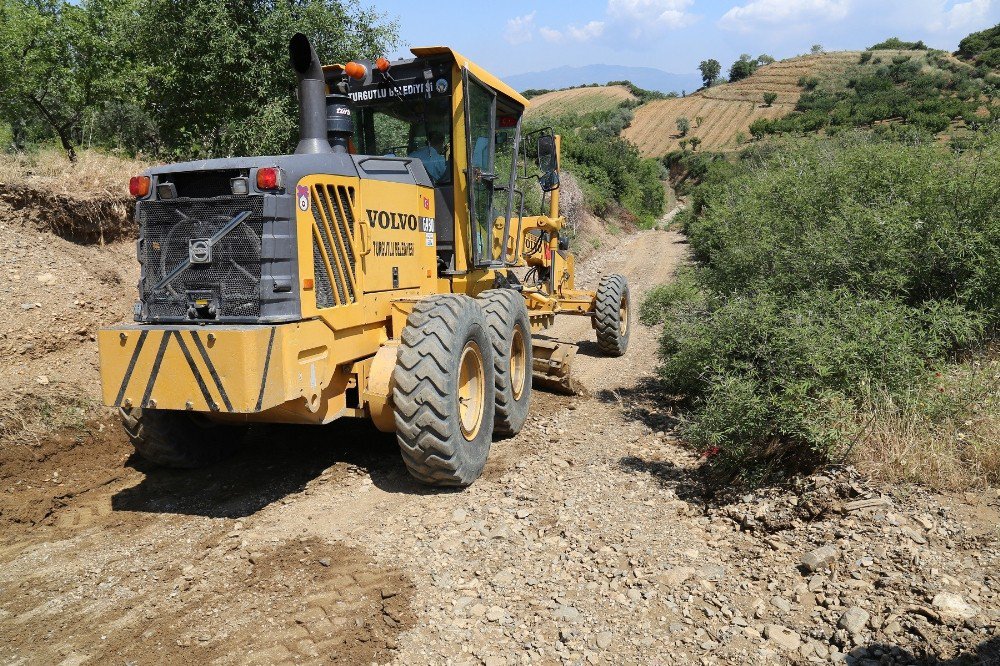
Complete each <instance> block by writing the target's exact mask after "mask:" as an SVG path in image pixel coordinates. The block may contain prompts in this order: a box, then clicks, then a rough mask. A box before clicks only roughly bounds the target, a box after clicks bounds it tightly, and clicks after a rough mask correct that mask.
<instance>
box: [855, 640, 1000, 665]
mask: <svg viewBox="0 0 1000 666" xmlns="http://www.w3.org/2000/svg"><path fill="white" fill-rule="evenodd" d="M876 655H881V657H885V656H888V657H889V658H890V659H891V660H892V661H891V662H887V661H885V660H884V659H882V658H881V657H877V656H876ZM845 656H846V661H845V663H847V664H848V665H849V666H869V664H884V663H895V664H912V665H913V666H991V665H993V664H1000V638H998V637H995V636H994V637H993V638H989V639H987V640H985V641H983V642H982V643H979V644H978V645H976V646H975V647H974V648H971V649H969V650H963V651H962V653H961V654H959V655H958V656H956V657H953V658H950V659H941V658H939V657H937V656H935V655H934V654H933V651H932V650H926V651H925V650H918V651H916V652H911V651H910V650H907V649H905V648H902V647H899V646H897V645H892V644H886V643H874V644H871V645H867V646H865V647H863V648H857V649H855V650H852V651H851V652H849V653H847V655H845Z"/></svg>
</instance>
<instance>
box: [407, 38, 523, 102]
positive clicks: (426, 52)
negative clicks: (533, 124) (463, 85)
mask: <svg viewBox="0 0 1000 666" xmlns="http://www.w3.org/2000/svg"><path fill="white" fill-rule="evenodd" d="M410 53H412V54H413V55H415V56H417V57H418V58H424V57H427V56H435V55H449V56H451V58H452V59H453V60H454V61H455V62H456V63H457V64H458V66H459V67H468V68H469V72H471V73H472V74H473V75H474V76H475V77H476V78H477V79H479V80H480V81H482V82H483V83H485V84H486V85H488V86H489V87H490V88H493V89H494V90H496V91H497V92H500V93H503V94H504V95H506V96H507V97H509V98H511V99H512V100H514V101H515V102H517V103H518V104H520V105H521V106H523V107H525V108H528V106H529V105H530V104H531V102H529V101H528V98H527V97H525V96H524V95H522V94H521V93H519V92H517V91H516V90H514V89H513V88H511V87H510V86H509V85H507V84H506V83H504V82H503V81H501V80H500V79H498V78H497V77H496V76H494V75H492V74H490V73H489V72H487V71H486V70H485V69H483V68H482V67H480V66H479V65H477V64H476V63H474V62H472V61H471V60H469V59H468V58H466V57H465V56H463V55H462V54H461V53H459V52H458V51H456V50H454V49H452V48H449V47H447V46H415V47H413V48H412V49H410Z"/></svg>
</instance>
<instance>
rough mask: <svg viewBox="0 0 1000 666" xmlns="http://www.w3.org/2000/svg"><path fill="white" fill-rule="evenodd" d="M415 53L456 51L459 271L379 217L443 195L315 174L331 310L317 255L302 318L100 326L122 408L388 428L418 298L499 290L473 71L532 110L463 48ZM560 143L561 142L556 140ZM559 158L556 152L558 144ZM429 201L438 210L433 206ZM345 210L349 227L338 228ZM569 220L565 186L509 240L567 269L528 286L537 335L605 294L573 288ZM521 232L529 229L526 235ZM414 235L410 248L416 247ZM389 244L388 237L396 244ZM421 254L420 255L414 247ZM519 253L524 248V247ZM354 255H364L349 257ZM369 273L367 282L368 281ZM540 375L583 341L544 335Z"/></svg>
mask: <svg viewBox="0 0 1000 666" xmlns="http://www.w3.org/2000/svg"><path fill="white" fill-rule="evenodd" d="M413 53H414V55H416V56H430V55H440V54H443V53H450V54H451V56H452V58H453V61H454V65H453V68H452V81H453V95H452V122H453V132H452V136H453V137H454V139H453V141H454V145H453V156H454V159H455V161H456V168H455V169H454V174H455V187H454V196H455V206H454V211H455V217H456V221H455V239H454V242H455V271H454V273H453V274H450V275H442V276H439V275H438V274H437V271H436V269H435V266H436V259H435V257H436V254H435V253H436V248H435V246H434V244H433V242H432V238H431V235H430V234H426V233H424V232H423V231H422V230H421V229H409V228H406V229H402V230H398V229H396V230H393V233H394V235H390V234H389V231H388V230H386V229H382V228H381V227H380V226H378V225H369V224H367V223H366V222H367V220H366V212H365V211H366V209H368V208H371V207H372V206H373V204H372V202H375V201H382V202H392V203H391V208H392V210H393V211H395V212H399V213H401V214H407V215H414V216H425V217H426V216H430V217H433V216H434V210H433V202H434V196H433V191H432V190H431V189H430V188H423V187H416V188H414V186H413V185H406V184H400V183H390V182H383V181H372V180H365V181H363V187H362V181H361V179H360V178H346V177H338V176H325V175H314V176H307V177H305V178H303V179H301V180H300V181H299V182H298V183H292V184H290V187H291V188H292V190H293V191H294V189H295V187H296V186H305V187H308V188H309V192H310V195H311V197H312V198H313V199H314V200H315V201H318V202H321V203H322V204H323V205H321V206H319V207H318V210H319V211H320V213H319V215H318V216H317V215H314V213H313V212H312V211H311V210H301V208H300V209H299V210H297V213H296V215H297V218H296V226H297V233H298V240H297V242H298V251H299V256H300V257H307V256H312V253H313V251H314V246H316V245H318V246H319V247H320V248H321V249H322V256H323V266H324V267H325V270H326V272H327V274H328V275H329V276H330V279H331V280H332V281H334V282H336V284H337V285H340V286H341V287H342V292H343V293H341V291H338V290H337V289H334V297H335V302H334V305H333V306H331V307H319V306H318V305H317V301H316V290H315V286H316V284H317V282H316V281H317V279H318V276H316V275H315V274H314V268H313V265H312V263H311V262H309V261H304V260H303V261H300V262H299V267H300V268H299V280H300V285H301V287H302V289H301V308H302V312H301V319H302V320H301V321H298V322H294V323H287V324H255V325H219V324H213V325H210V326H204V325H197V324H192V325H150V324H131V325H124V326H117V327H114V328H109V329H104V330H101V331H100V332H99V336H98V342H99V347H100V354H101V381H102V388H103V398H104V402H105V403H106V404H108V405H112V406H118V407H123V408H131V407H143V408H151V409H166V410H186V411H189V412H198V413H203V414H206V415H209V416H210V417H211V418H212V419H213V420H218V421H241V422H243V421H263V422H289V423H314V424H321V423H329V422H331V421H333V420H336V419H338V418H341V417H343V416H356V417H364V416H367V417H370V418H371V419H372V420H373V421H374V423H375V425H376V426H377V427H378V428H380V429H382V430H385V431H391V430H393V429H394V427H395V426H394V424H393V417H392V408H391V404H390V402H391V401H390V396H391V391H390V375H391V373H392V370H393V368H394V367H395V364H396V348H397V346H398V341H399V336H400V334H401V331H402V329H403V327H404V325H405V324H406V318H407V316H408V315H409V314H410V312H411V310H412V308H413V304H414V303H416V302H417V301H418V300H420V299H421V298H422V297H425V296H428V295H431V294H437V293H462V294H467V295H469V296H476V295H477V294H479V293H480V292H482V291H484V290H486V289H489V288H491V287H492V286H493V285H494V281H495V280H496V278H497V272H496V271H495V270H487V269H479V268H474V267H470V265H469V260H470V257H471V256H472V251H471V229H472V221H471V219H470V217H471V215H470V211H469V209H468V205H467V201H468V197H467V194H468V187H469V182H468V175H467V169H466V168H463V167H467V166H468V165H467V164H465V155H466V154H467V153H466V145H465V144H466V136H465V131H464V126H465V117H464V113H465V112H464V104H463V98H464V95H465V92H466V91H465V90H464V88H463V82H462V79H463V76H462V74H463V69H468V71H469V72H471V73H472V74H474V75H475V77H476V78H478V79H479V80H480V81H481V82H483V83H485V84H486V85H487V86H489V87H491V88H493V89H494V90H495V91H497V92H499V93H502V94H503V95H505V96H506V97H508V98H510V99H511V100H514V101H515V102H517V103H519V104H522V105H523V106H524V107H525V108H526V107H527V106H528V105H529V102H528V100H527V99H525V98H524V97H522V96H521V95H520V94H518V93H517V92H516V91H514V90H513V89H511V88H510V87H509V86H507V85H505V84H504V83H503V82H501V81H500V80H499V79H497V78H496V77H494V76H493V75H491V74H490V73H489V72H486V71H485V70H483V69H482V68H480V67H478V66H476V65H475V64H474V63H472V62H470V61H469V60H467V59H466V58H464V57H463V56H461V55H460V54H458V53H456V52H454V51H452V50H450V49H447V48H444V47H429V48H415V49H413ZM556 145H557V148H558V145H559V138H558V137H556ZM557 155H558V150H557ZM428 202H429V205H428ZM342 219H346V220H348V222H349V224H348V225H347V227H345V228H347V229H349V232H348V233H343V234H342V233H338V232H337V224H338V222H339V221H340V220H342ZM564 224H565V219H564V218H563V217H562V216H561V215H560V214H559V191H558V190H555V191H553V192H552V193H551V196H550V206H549V210H548V214H547V215H538V216H531V217H524V218H522V219H521V223H520V225H517V224H513V223H512V224H511V225H510V227H509V238H506V239H503V240H502V242H503V243H504V244H505V245H506V244H507V243H513V244H514V247H516V248H522V247H523V242H524V240H523V238H524V236H526V235H527V234H529V233H530V232H531V231H532V230H539V231H542V232H548V233H549V238H550V240H549V242H548V245H547V247H545V248H544V251H542V252H538V253H536V254H535V255H532V256H531V257H530V258H529V259H528V260H527V261H525V260H524V258H523V257H520V256H519V257H518V263H517V264H516V266H517V267H526V266H539V267H544V268H547V269H550V270H551V271H552V272H553V274H554V275H555V276H556V277H555V280H554V284H555V288H554V289H550V288H548V287H547V286H544V285H543V286H540V287H531V288H529V287H525V289H524V291H523V295H524V297H525V302H526V305H527V307H528V311H529V316H530V320H531V326H532V329H533V331H534V332H538V331H541V330H543V329H545V328H547V327H549V326H550V325H551V324H552V323H553V319H554V317H555V315H557V314H560V313H565V314H581V315H586V314H590V313H592V312H593V311H594V307H595V294H594V293H593V292H588V291H580V290H577V289H576V288H575V285H574V265H573V257H572V255H571V254H569V253H568V252H565V251H560V249H559V241H558V237H559V233H560V232H561V230H562V228H563V226H564ZM518 233H520V237H516V234H518ZM394 243H395V244H399V243H403V244H405V248H404V253H405V254H407V256H406V257H405V260H404V259H400V260H397V261H396V263H397V264H398V266H397V267H396V268H398V271H397V273H398V274H395V275H393V276H391V278H390V277H389V276H388V274H387V273H385V272H379V270H377V268H378V267H379V266H380V264H379V262H385V261H386V260H385V259H384V258H383V257H381V256H380V254H381V252H382V250H383V249H384V250H385V251H386V252H390V251H392V252H395V249H396V246H394V245H391V244H394ZM411 243H412V246H411V245H410V244H411ZM385 244H390V245H385ZM411 252H412V254H410V253H411ZM518 254H520V252H518ZM352 258H353V261H350V259H352ZM361 276H364V281H365V282H364V284H361V281H360V277H361ZM533 345H534V350H535V351H534V354H535V370H536V371H537V372H539V373H540V374H542V375H546V376H550V377H555V378H560V377H564V376H567V375H568V364H569V361H570V360H571V359H572V356H573V353H574V351H575V348H573V347H570V346H566V345H560V344H558V343H553V342H544V341H540V340H534V341H533Z"/></svg>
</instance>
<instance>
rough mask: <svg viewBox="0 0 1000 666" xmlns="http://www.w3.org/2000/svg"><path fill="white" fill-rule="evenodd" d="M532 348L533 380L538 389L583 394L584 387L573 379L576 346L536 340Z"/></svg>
mask: <svg viewBox="0 0 1000 666" xmlns="http://www.w3.org/2000/svg"><path fill="white" fill-rule="evenodd" d="M531 346H532V353H533V355H534V361H533V362H532V371H533V373H532V379H533V384H534V386H535V387H536V388H545V389H548V390H550V391H553V392H555V393H564V394H566V395H576V394H578V393H580V392H581V389H582V387H581V386H580V385H579V383H578V382H576V381H574V379H573V377H572V371H573V358H574V357H575V356H576V350H577V346H576V345H573V344H569V343H566V342H555V341H552V340H539V339H538V338H535V339H534V340H532V341H531Z"/></svg>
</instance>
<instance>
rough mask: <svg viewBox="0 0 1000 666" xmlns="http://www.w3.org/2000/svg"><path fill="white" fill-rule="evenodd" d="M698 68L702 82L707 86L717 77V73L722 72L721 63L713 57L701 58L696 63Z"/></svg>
mask: <svg viewBox="0 0 1000 666" xmlns="http://www.w3.org/2000/svg"><path fill="white" fill-rule="evenodd" d="M698 70H699V71H700V72H701V80H702V82H703V83H704V84H705V87H706V88H708V87H710V86H711V85H712V84H713V83H715V81H716V79H718V78H719V73H720V72H722V65H721V64H719V61H718V60H716V59H715V58H710V59H709V60H702V61H701V63H700V64H699V65H698Z"/></svg>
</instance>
